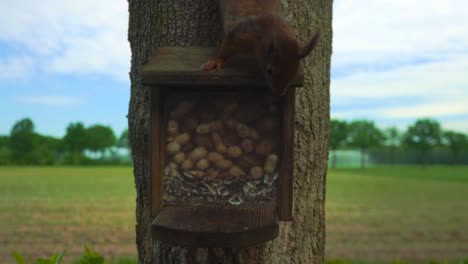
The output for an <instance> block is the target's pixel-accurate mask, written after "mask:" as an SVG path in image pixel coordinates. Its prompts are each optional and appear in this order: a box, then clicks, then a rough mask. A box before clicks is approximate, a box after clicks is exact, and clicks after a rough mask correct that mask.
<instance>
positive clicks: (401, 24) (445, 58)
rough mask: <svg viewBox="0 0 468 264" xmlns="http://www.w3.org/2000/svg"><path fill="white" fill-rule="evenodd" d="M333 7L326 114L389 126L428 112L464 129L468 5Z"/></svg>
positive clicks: (348, 0) (467, 121)
mask: <svg viewBox="0 0 468 264" xmlns="http://www.w3.org/2000/svg"><path fill="white" fill-rule="evenodd" d="M334 8H335V10H334V39H333V44H334V54H333V61H332V66H333V69H335V71H336V72H335V73H336V76H337V78H334V79H333V80H332V84H331V95H332V97H331V100H332V116H333V117H335V118H346V119H354V118H369V119H373V120H377V122H378V123H381V124H396V125H401V124H405V125H406V124H408V123H409V122H412V121H414V119H416V118H419V117H432V118H437V119H439V120H442V121H443V124H445V123H446V122H447V124H449V122H452V123H453V124H455V123H456V125H454V126H453V127H456V128H458V129H459V130H463V131H467V130H468V118H466V117H467V116H468V74H467V73H468V27H466V25H467V24H468V16H467V13H466V10H468V2H463V1H457V0H446V1H435V0H426V1H423V0H412V1H407V0H381V1H374V0H361V1H353V0H337V1H335V3H334ZM375 102H379V104H377V103H375ZM335 109H339V110H335ZM453 117H459V120H458V121H457V122H455V121H449V120H450V119H449V118H453ZM463 121H464V122H463Z"/></svg>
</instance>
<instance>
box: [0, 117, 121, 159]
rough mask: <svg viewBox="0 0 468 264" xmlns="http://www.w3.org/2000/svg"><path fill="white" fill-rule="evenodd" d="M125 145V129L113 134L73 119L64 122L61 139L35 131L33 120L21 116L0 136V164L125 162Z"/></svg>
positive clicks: (103, 127) (106, 127)
mask: <svg viewBox="0 0 468 264" xmlns="http://www.w3.org/2000/svg"><path fill="white" fill-rule="evenodd" d="M129 148H130V146H129V140H128V130H125V131H124V132H123V133H122V134H121V135H120V136H119V137H116V135H115V134H114V131H113V130H112V128H111V127H109V126H104V125H99V124H96V125H92V126H89V127H85V126H84V125H83V123H80V122H76V123H71V124H70V125H68V127H67V130H66V134H65V136H64V137H63V138H56V137H51V136H44V135H41V134H39V133H37V132H36V131H35V127H34V123H33V121H32V120H31V119H29V118H24V119H22V120H19V121H17V122H16V123H15V124H14V125H13V127H12V129H11V131H10V135H6V136H0V165H60V164H63V165H90V164H121V163H129V162H130V159H129V155H128V152H129V151H130V150H129ZM121 153H124V154H121ZM125 153H127V154H125Z"/></svg>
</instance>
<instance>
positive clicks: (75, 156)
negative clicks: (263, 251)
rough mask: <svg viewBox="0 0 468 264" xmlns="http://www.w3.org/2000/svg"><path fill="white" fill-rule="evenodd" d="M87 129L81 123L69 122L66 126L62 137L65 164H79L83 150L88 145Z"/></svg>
mask: <svg viewBox="0 0 468 264" xmlns="http://www.w3.org/2000/svg"><path fill="white" fill-rule="evenodd" d="M87 136H88V134H87V130H86V128H85V127H84V125H83V123H80V122H77V123H71V124H70V125H68V127H67V133H66V134H65V137H63V141H62V148H63V149H64V150H65V152H66V155H65V157H64V162H65V163H67V164H80V163H82V161H83V160H84V155H83V151H84V150H85V149H86V148H87V147H88V138H87Z"/></svg>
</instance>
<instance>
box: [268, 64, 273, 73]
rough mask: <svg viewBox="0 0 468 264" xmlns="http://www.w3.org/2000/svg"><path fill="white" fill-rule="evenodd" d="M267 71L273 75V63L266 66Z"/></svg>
mask: <svg viewBox="0 0 468 264" xmlns="http://www.w3.org/2000/svg"><path fill="white" fill-rule="evenodd" d="M266 71H267V73H268V74H270V75H272V74H273V71H274V68H273V65H271V64H268V65H267V66H266Z"/></svg>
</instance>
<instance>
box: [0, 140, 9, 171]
mask: <svg viewBox="0 0 468 264" xmlns="http://www.w3.org/2000/svg"><path fill="white" fill-rule="evenodd" d="M9 141H10V138H9V137H8V136H0V165H8V164H10V162H11V152H10V148H9Z"/></svg>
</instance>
